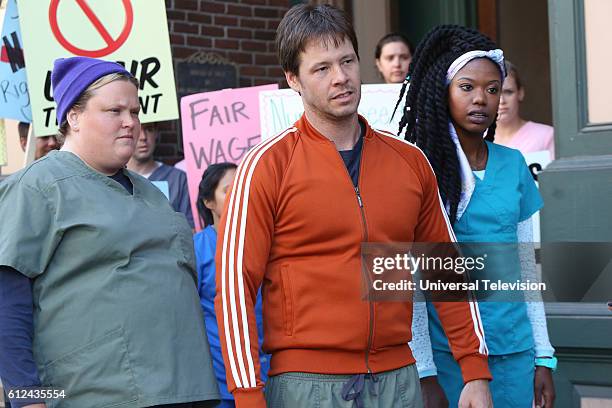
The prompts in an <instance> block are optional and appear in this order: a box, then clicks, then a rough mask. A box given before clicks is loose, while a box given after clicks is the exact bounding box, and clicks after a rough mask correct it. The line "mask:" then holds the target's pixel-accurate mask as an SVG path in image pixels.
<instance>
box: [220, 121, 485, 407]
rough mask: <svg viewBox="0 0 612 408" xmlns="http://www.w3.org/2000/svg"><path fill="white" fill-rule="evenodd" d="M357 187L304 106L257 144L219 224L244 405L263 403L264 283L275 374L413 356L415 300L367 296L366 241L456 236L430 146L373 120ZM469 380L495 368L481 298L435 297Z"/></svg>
mask: <svg viewBox="0 0 612 408" xmlns="http://www.w3.org/2000/svg"><path fill="white" fill-rule="evenodd" d="M360 121H362V122H363V123H365V125H366V132H365V139H364V142H363V151H362V156H361V168H360V174H359V183H358V188H354V186H353V183H352V181H351V179H350V176H349V174H348V171H347V169H346V167H345V165H344V162H343V161H342V158H341V157H340V155H339V153H338V151H337V150H336V146H335V145H334V143H333V142H331V141H330V140H329V139H327V138H326V137H324V136H323V135H321V134H320V133H319V132H318V131H317V130H316V129H314V128H313V127H312V125H310V123H308V121H307V119H306V117H305V116H302V118H301V119H300V120H299V121H298V122H296V124H295V126H294V127H293V128H290V129H288V130H286V131H285V132H283V133H282V134H280V135H278V136H277V137H274V138H272V139H268V140H265V141H263V142H261V143H260V144H259V145H257V146H256V147H255V148H253V149H252V150H251V151H250V152H249V153H248V154H247V155H246V156H245V158H244V159H243V161H242V163H241V164H240V166H239V168H238V172H237V174H236V178H235V180H234V184H233V187H232V190H231V194H229V195H228V197H227V199H226V212H225V214H224V216H223V217H222V218H221V221H220V224H219V234H218V236H219V243H218V245H217V256H216V267H217V276H216V279H217V282H216V284H217V295H216V299H215V308H216V313H217V322H218V324H219V334H220V337H221V345H222V348H223V358H224V361H225V367H226V373H227V384H228V388H229V390H230V392H232V393H233V395H234V397H235V399H236V405H237V407H249V408H250V407H265V402H264V398H263V393H262V387H263V383H262V382H261V380H260V378H259V360H258V356H259V353H258V344H259V343H258V339H257V324H256V321H255V311H254V304H255V301H256V297H257V291H258V289H259V287H260V286H262V294H263V316H264V344H263V348H264V350H265V351H266V352H268V353H271V354H272V361H271V366H270V375H275V374H279V373H283V372H290V371H300V372H311V373H326V374H357V373H367V372H373V373H378V372H382V371H387V370H393V369H397V368H400V367H403V366H406V365H408V364H412V363H414V357H413V356H412V353H411V351H410V348H409V347H408V341H410V340H411V338H412V333H411V321H412V303H410V302H405V303H402V302H384V303H383V302H380V303H376V302H368V301H366V300H363V283H362V276H363V275H362V272H361V257H360V252H361V243H362V242H448V241H450V240H452V239H454V238H453V233H452V229H451V227H450V225H449V223H448V222H447V219H446V214H445V212H444V210H443V208H442V205H441V200H440V197H439V195H438V189H437V183H436V178H435V175H434V173H433V170H432V169H431V166H430V165H429V162H428V161H427V159H426V157H425V155H424V154H423V153H422V152H421V151H420V150H419V149H418V148H417V147H415V146H414V145H412V144H409V143H407V142H404V141H402V140H398V139H396V138H394V137H393V136H390V135H388V134H385V133H382V132H378V131H375V130H373V129H372V128H370V127H369V125H368V124H367V122H366V121H365V119H363V118H362V117H360ZM435 306H436V309H437V311H438V314H439V316H440V318H441V321H442V324H443V326H444V328H445V331H446V333H447V335H448V338H449V339H450V343H451V347H452V351H453V355H454V357H455V359H457V360H458V362H459V364H460V366H461V369H462V373H463V377H464V380H465V381H466V382H467V381H470V380H473V379H481V378H487V379H490V378H491V375H490V373H489V370H488V365H487V356H486V354H487V350H486V345H485V342H484V334H483V333H484V332H483V330H482V326H481V324H480V316H479V314H478V306H477V304H475V303H465V302H455V303H451V302H448V303H436V304H435Z"/></svg>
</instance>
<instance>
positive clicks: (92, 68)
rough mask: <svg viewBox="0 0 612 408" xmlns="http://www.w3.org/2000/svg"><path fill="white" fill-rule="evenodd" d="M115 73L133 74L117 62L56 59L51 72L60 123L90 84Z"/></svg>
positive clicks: (85, 58)
mask: <svg viewBox="0 0 612 408" xmlns="http://www.w3.org/2000/svg"><path fill="white" fill-rule="evenodd" d="M114 73H123V74H125V75H127V76H128V77H132V76H133V75H132V74H131V73H130V72H129V71H127V70H126V69H125V68H123V67H122V66H121V65H119V64H117V63H115V62H109V61H103V60H99V59H95V58H88V57H71V58H58V59H56V60H55V62H54V63H53V72H51V85H52V86H53V98H54V99H55V103H56V104H57V123H58V125H59V126H61V125H62V123H63V122H64V121H65V120H66V114H67V113H68V111H69V110H70V108H72V105H74V103H75V102H76V101H77V99H79V97H80V96H81V94H82V93H83V91H85V89H87V87H88V86H89V85H91V84H92V83H94V82H95V81H96V80H98V79H99V78H102V77H103V76H105V75H108V74H114Z"/></svg>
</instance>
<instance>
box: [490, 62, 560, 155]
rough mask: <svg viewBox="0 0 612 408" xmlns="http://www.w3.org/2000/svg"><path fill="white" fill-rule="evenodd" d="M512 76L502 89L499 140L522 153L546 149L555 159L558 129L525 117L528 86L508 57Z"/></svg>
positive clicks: (497, 132)
mask: <svg viewBox="0 0 612 408" xmlns="http://www.w3.org/2000/svg"><path fill="white" fill-rule="evenodd" d="M506 71H507V72H508V77H507V78H506V80H505V81H504V87H503V88H502V93H501V99H500V102H499V109H498V110H497V129H496V130H495V143H497V144H500V145H502V146H507V147H512V148H514V149H518V150H520V151H521V153H523V154H525V153H532V152H539V151H542V150H546V151H548V152H549V154H550V159H551V160H554V158H555V137H554V128H553V127H552V126H548V125H545V124H543V123H536V122H532V121H527V120H525V119H523V118H522V117H521V114H520V105H521V102H523V99H525V88H524V87H523V83H522V81H521V77H520V75H519V72H518V70H517V68H516V66H515V65H514V64H512V63H511V62H510V61H508V60H506Z"/></svg>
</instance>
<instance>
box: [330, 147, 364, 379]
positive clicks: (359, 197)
mask: <svg viewBox="0 0 612 408" xmlns="http://www.w3.org/2000/svg"><path fill="white" fill-rule="evenodd" d="M365 144H366V139H365V135H364V136H363V146H362V147H361V157H360V159H359V176H358V177H357V186H353V189H354V190H355V195H356V196H357V204H358V205H359V212H360V213H361V224H362V226H363V232H364V233H363V240H364V242H368V240H369V237H368V224H367V222H366V217H365V209H364V207H363V200H362V199H361V192H360V190H359V180H360V179H361V175H362V174H363V156H364V151H365ZM332 145H333V143H332ZM334 150H336V146H335V145H334ZM337 151H338V150H336V152H337ZM338 156H340V153H338ZM339 158H340V162H341V163H342V167H343V168H344V170H345V171H346V174H347V175H348V178H349V182H350V183H351V185H352V184H353V179H352V178H351V174H350V173H349V171H348V169H347V168H346V165H345V164H344V160H342V157H339ZM366 279H367V280H368V287H369V285H371V283H372V282H370V277H369V276H368V275H367V274H366ZM368 306H369V308H370V315H369V326H368V345H367V348H366V350H365V365H366V369H367V370H368V374H372V370H371V369H370V349H371V348H372V337H373V336H374V333H373V331H374V304H373V303H372V301H371V300H370V292H369V291H368Z"/></svg>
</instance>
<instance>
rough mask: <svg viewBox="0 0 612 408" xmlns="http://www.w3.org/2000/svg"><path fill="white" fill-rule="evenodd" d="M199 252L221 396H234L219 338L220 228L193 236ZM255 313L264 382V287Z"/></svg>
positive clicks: (200, 280) (203, 299)
mask: <svg viewBox="0 0 612 408" xmlns="http://www.w3.org/2000/svg"><path fill="white" fill-rule="evenodd" d="M193 242H194V246H195V255H196V269H197V272H198V293H199V295H200V304H201V305H202V311H203V312H204V324H205V325H206V334H207V335H208V343H209V344H210V354H211V356H212V361H213V369H214V370H215V376H216V377H217V383H218V384H219V392H220V394H221V399H223V400H233V399H234V397H233V396H232V394H230V392H229V391H228V390H227V380H226V377H225V364H224V362H223V355H222V354H221V342H220V340H219V326H218V325H217V316H216V315H215V293H216V284H215V252H216V248H217V231H215V229H214V228H213V227H212V226H210V225H209V226H208V227H206V228H204V229H203V230H202V231H200V232H198V233H197V234H195V235H194V237H193ZM255 317H256V319H257V335H258V337H259V350H260V352H259V364H260V365H261V380H262V381H263V382H265V381H266V380H267V378H268V370H269V369H270V356H269V355H268V354H264V353H263V352H262V351H261V345H262V343H263V318H262V303H261V291H259V292H258V293H257V303H256V304H255Z"/></svg>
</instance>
